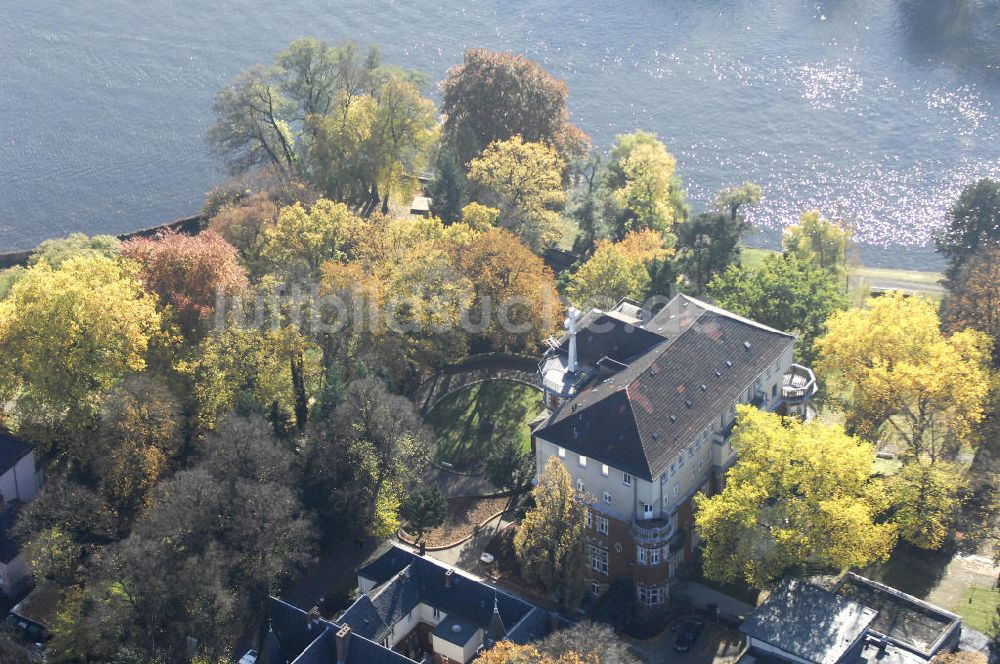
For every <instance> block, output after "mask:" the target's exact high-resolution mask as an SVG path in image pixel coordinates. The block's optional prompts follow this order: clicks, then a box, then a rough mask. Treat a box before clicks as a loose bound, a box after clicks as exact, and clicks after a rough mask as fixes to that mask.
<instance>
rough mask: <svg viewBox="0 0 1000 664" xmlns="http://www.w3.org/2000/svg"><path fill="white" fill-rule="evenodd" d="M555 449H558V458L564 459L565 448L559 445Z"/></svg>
mask: <svg viewBox="0 0 1000 664" xmlns="http://www.w3.org/2000/svg"><path fill="white" fill-rule="evenodd" d="M556 449H558V450H559V458H560V459H565V458H566V448H565V447H559V448H556Z"/></svg>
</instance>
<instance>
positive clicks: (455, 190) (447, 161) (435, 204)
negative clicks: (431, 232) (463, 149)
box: [430, 149, 466, 224]
mask: <svg viewBox="0 0 1000 664" xmlns="http://www.w3.org/2000/svg"><path fill="white" fill-rule="evenodd" d="M430 194H431V214H433V215H434V216H435V217H437V218H439V219H440V220H441V221H443V222H444V223H446V224H452V223H454V222H456V221H459V220H460V219H461V218H462V208H463V207H465V203H466V193H465V172H464V171H463V170H462V165H461V164H460V163H459V161H458V157H456V156H455V153H454V152H452V151H451V150H445V149H443V150H441V151H440V152H439V153H438V159H437V173H436V174H435V176H434V183H433V184H432V185H431V191H430Z"/></svg>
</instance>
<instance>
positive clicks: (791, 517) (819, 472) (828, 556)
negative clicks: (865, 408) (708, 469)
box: [695, 405, 896, 588]
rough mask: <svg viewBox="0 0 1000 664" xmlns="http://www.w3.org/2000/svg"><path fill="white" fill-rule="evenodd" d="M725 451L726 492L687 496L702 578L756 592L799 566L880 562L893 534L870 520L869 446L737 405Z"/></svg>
mask: <svg viewBox="0 0 1000 664" xmlns="http://www.w3.org/2000/svg"><path fill="white" fill-rule="evenodd" d="M732 445H733V449H735V450H736V451H737V452H738V454H739V458H738V460H737V462H736V464H735V465H734V466H733V467H732V468H731V469H730V470H729V472H728V473H727V474H726V486H725V488H724V489H723V490H722V492H721V493H718V494H716V495H714V496H712V497H708V496H705V495H702V494H699V495H698V496H696V497H695V505H696V508H697V511H696V514H695V523H696V527H697V529H698V533H699V535H700V536H701V537H702V539H703V540H704V542H705V549H704V566H705V567H704V572H705V574H706V576H708V577H709V578H713V579H718V580H720V581H733V580H735V579H738V578H744V579H746V581H747V582H749V583H750V584H752V585H754V586H755V587H758V588H759V587H763V586H764V585H765V584H767V583H768V582H770V581H772V580H774V579H776V578H778V577H780V576H781V575H782V574H783V573H784V572H785V571H787V570H788V569H790V568H794V567H798V566H801V565H805V564H810V563H811V564H818V565H822V566H825V567H829V568H833V569H836V570H844V569H848V568H851V567H864V566H865V565H868V564H869V563H872V562H875V561H881V560H885V559H887V558H888V556H889V553H890V551H892V548H893V546H894V544H895V542H896V527H895V526H894V525H892V524H884V523H877V522H876V518H877V517H878V516H879V515H880V514H881V513H882V512H883V511H884V510H885V508H886V507H887V501H886V499H885V497H884V495H883V492H882V491H881V488H880V486H879V485H878V484H877V483H876V482H874V481H873V478H872V466H873V461H874V455H875V449H874V447H872V445H871V444H869V443H864V442H861V441H859V440H858V439H856V438H852V437H851V436H848V435H846V434H845V433H844V431H843V429H842V428H840V427H839V426H833V425H828V424H824V423H822V422H820V421H818V420H813V421H812V422H808V423H802V422H800V421H798V420H797V419H794V418H782V417H781V416H779V415H775V414H773V413H766V412H763V411H760V410H758V409H757V408H754V407H752V406H746V405H743V406H738V407H737V419H736V428H735V429H734V432H733V438H732Z"/></svg>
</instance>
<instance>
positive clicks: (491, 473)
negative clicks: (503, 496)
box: [483, 436, 535, 510]
mask: <svg viewBox="0 0 1000 664" xmlns="http://www.w3.org/2000/svg"><path fill="white" fill-rule="evenodd" d="M483 476H484V477H485V478H486V479H487V480H489V481H490V483H491V484H492V485H493V486H495V487H496V488H498V489H500V490H501V491H507V492H509V493H510V499H509V500H508V501H507V509H508V510H509V509H510V508H511V507H513V505H514V504H515V502H516V501H517V499H518V497H519V496H520V495H521V494H522V493H523V492H524V491H525V490H526V489H527V488H528V487H529V486H530V485H531V481H532V480H533V479H534V477H535V456H534V455H533V454H531V453H530V452H526V451H525V450H524V449H523V448H522V447H521V441H520V440H519V439H518V438H517V437H516V436H504V437H502V438H500V439H499V440H496V441H494V443H493V446H492V447H491V448H490V450H489V451H488V452H487V453H486V462H485V464H484V466H483Z"/></svg>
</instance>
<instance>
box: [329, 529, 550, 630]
mask: <svg viewBox="0 0 1000 664" xmlns="http://www.w3.org/2000/svg"><path fill="white" fill-rule="evenodd" d="M382 557H383V558H384V557H391V558H392V560H393V561H394V562H393V564H391V565H390V564H389V563H386V562H381V560H376V561H374V562H373V563H371V564H369V565H367V566H366V567H364V568H362V571H361V572H359V574H362V575H364V573H363V572H364V570H368V569H369V568H371V567H372V565H375V564H376V563H377V564H378V569H380V570H384V569H390V568H391V567H393V566H395V565H396V564H398V562H399V561H400V560H401V559H408V562H407V563H406V564H405V566H404V567H402V568H401V569H400V570H399V571H398V572H397V573H396V576H395V578H392V579H391V580H389V581H388V582H386V583H385V584H384V585H382V586H378V587H376V588H375V589H373V590H372V591H370V592H369V593H368V594H367V595H366V596H364V597H361V598H359V599H358V601H357V602H355V603H354V604H353V605H351V607H350V608H349V609H348V610H347V611H345V612H344V614H343V615H342V616H341V617H340V621H341V622H343V623H345V624H347V625H350V626H351V629H352V630H354V631H355V632H357V633H358V634H362V635H364V636H365V637H367V638H371V639H374V640H376V641H377V640H380V639H381V638H382V637H383V636H384V635H385V633H386V632H387V631H388V629H389V626H390V625H393V624H395V623H397V622H399V621H400V620H401V619H402V618H403V617H405V616H406V614H408V613H409V612H410V611H411V610H413V609H414V608H415V607H416V606H417V605H418V604H420V603H421V602H423V603H424V604H427V605H429V606H433V607H436V608H438V609H440V610H441V611H443V612H444V613H446V614H447V615H448V616H449V617H452V616H454V617H455V618H458V619H461V620H463V621H466V622H469V623H471V624H473V625H475V626H476V627H478V628H482V629H489V626H490V623H491V621H492V618H493V606H494V602H495V603H496V607H497V609H498V610H499V612H500V620H501V621H502V622H503V624H504V625H514V624H515V623H517V622H518V621H519V620H520V619H521V618H522V617H524V616H525V615H527V613H528V612H529V611H531V609H532V608H533V607H532V605H530V604H528V603H527V602H524V601H522V600H519V599H517V598H516V597H513V596H511V595H508V594H507V593H504V592H502V591H498V590H497V589H495V588H493V587H491V586H488V585H486V584H485V583H482V582H480V581H476V580H474V579H470V578H468V577H466V576H464V575H461V574H456V573H452V575H451V579H452V580H451V585H450V586H449V585H448V583H447V581H446V578H445V577H446V574H447V573H448V571H449V570H448V568H446V567H444V566H442V565H440V564H438V563H436V562H434V561H432V560H430V559H428V558H425V557H422V556H418V555H416V554H413V553H410V552H408V551H405V550H403V549H398V548H393V549H391V550H390V551H389V552H387V553H386V554H384V555H383V556H382ZM365 578H370V577H367V576H366V577H365Z"/></svg>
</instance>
